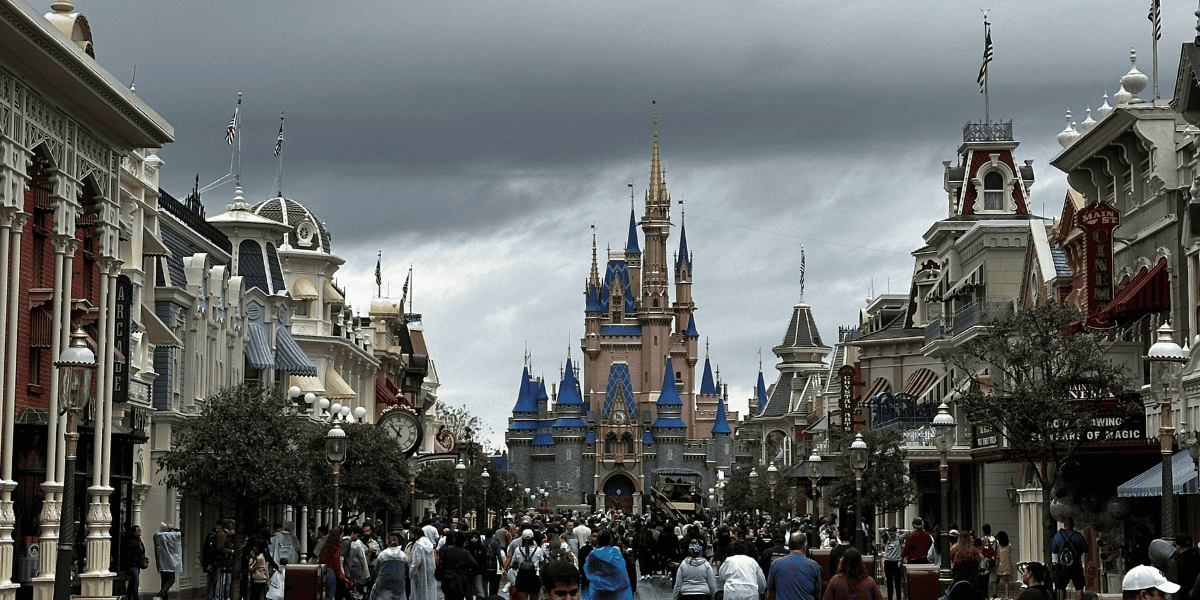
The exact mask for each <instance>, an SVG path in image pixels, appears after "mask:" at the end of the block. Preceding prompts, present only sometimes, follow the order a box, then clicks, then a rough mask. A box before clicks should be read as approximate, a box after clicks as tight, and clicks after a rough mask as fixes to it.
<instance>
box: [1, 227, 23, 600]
mask: <svg viewBox="0 0 1200 600" xmlns="http://www.w3.org/2000/svg"><path fill="white" fill-rule="evenodd" d="M24 226H25V213H23V212H20V209H19V208H17V209H5V210H4V211H3V213H0V286H3V287H2V288H0V339H4V337H5V336H6V337H7V339H6V340H5V344H4V352H6V353H0V359H2V360H3V364H4V365H5V383H6V384H7V385H6V386H5V388H4V390H5V393H4V395H3V407H4V410H3V414H4V429H3V431H4V434H3V439H4V453H3V459H4V463H3V466H2V467H0V599H3V600H12V598H15V597H16V590H17V587H19V586H18V585H17V584H14V583H13V582H12V580H11V574H12V572H13V536H12V533H13V528H14V527H15V526H16V523H17V517H16V513H15V511H14V510H13V500H12V492H13V490H14V489H16V487H17V482H16V481H14V480H13V438H14V431H13V426H14V421H15V420H16V382H17V369H16V351H15V350H16V342H17V327H16V323H17V321H16V314H17V312H16V311H17V308H18V307H19V306H20V290H21V277H20V273H21V255H20V246H21V244H20V239H21V234H20V229H21V228H22V227H24ZM13 227H16V228H17V233H16V236H15V239H16V240H17V243H16V246H17V252H18V253H17V255H16V258H15V259H13V260H11V266H10V250H11V248H12V244H11V243H10V237H13V233H12V228H13ZM5 267H9V268H10V271H9V273H8V276H7V277H5V276H4V268H5ZM10 281H11V282H12V285H11V290H10V286H9V285H8V284H9V282H10ZM10 292H11V295H10ZM10 316H11V317H12V318H9V317H10ZM9 382H11V383H9Z"/></svg>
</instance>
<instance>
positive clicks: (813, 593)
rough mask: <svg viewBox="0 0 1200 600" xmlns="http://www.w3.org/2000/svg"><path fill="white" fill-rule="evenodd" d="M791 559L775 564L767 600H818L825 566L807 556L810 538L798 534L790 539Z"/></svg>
mask: <svg viewBox="0 0 1200 600" xmlns="http://www.w3.org/2000/svg"><path fill="white" fill-rule="evenodd" d="M788 549H789V550H790V551H791V552H790V553H789V554H788V555H787V556H784V557H782V558H779V559H776V560H775V561H773V562H772V563H771V570H770V573H769V574H768V575H767V600H816V597H817V594H818V593H819V592H820V590H821V565H819V564H817V561H815V560H813V559H811V558H808V557H807V556H805V553H806V552H807V551H808V535H807V534H805V533H804V532H801V531H796V532H795V533H793V534H792V535H791V537H789V538H788Z"/></svg>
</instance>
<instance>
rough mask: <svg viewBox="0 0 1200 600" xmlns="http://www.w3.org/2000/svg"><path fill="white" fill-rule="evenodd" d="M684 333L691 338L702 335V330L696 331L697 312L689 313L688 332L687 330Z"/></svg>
mask: <svg viewBox="0 0 1200 600" xmlns="http://www.w3.org/2000/svg"><path fill="white" fill-rule="evenodd" d="M684 335H686V336H687V337H689V338H698V337H700V332H699V331H696V315H695V314H690V315H688V327H687V332H685V333H684Z"/></svg>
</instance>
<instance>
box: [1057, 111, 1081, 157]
mask: <svg viewBox="0 0 1200 600" xmlns="http://www.w3.org/2000/svg"><path fill="white" fill-rule="evenodd" d="M1078 139H1079V132H1078V131H1076V130H1075V122H1074V121H1072V120H1071V109H1067V128H1066V129H1063V130H1062V131H1061V132H1059V134H1058V143H1059V145H1061V146H1062V147H1063V148H1069V147H1070V146H1071V144H1074V143H1075V142H1076V141H1077V140H1078Z"/></svg>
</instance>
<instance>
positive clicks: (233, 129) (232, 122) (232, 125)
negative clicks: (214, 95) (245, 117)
mask: <svg viewBox="0 0 1200 600" xmlns="http://www.w3.org/2000/svg"><path fill="white" fill-rule="evenodd" d="M236 135H237V109H236V108H235V109H233V118H232V119H229V126H228V127H226V128H225V143H226V144H232V143H233V138H234V136H236Z"/></svg>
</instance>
